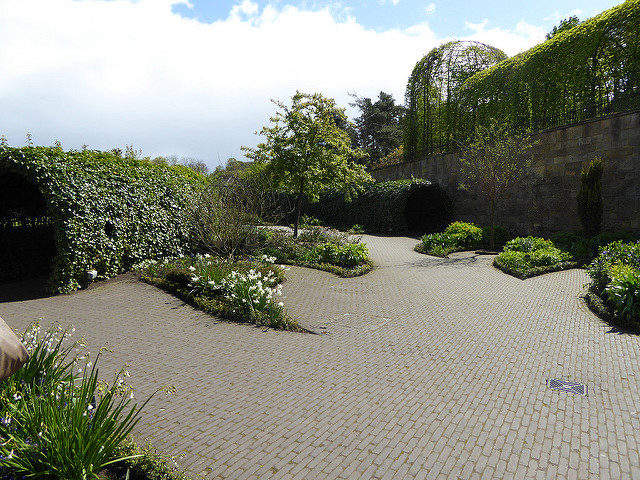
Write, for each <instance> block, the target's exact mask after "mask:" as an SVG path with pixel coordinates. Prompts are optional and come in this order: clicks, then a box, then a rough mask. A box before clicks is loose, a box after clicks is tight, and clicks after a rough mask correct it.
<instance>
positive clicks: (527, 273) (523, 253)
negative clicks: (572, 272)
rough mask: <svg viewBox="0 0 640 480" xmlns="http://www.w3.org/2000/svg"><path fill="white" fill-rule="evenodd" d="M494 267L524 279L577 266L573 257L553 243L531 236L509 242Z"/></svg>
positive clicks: (495, 261)
mask: <svg viewBox="0 0 640 480" xmlns="http://www.w3.org/2000/svg"><path fill="white" fill-rule="evenodd" d="M494 265H495V266H496V267H498V268H499V269H501V270H502V271H504V272H506V273H508V274H510V275H513V276H515V277H518V278H523V279H524V278H528V277H533V276H535V275H541V274H544V273H548V272H555V271H558V270H565V269H567V268H574V267H575V266H576V264H575V262H573V261H572V257H571V255H570V254H569V253H567V252H564V251H562V250H560V249H559V248H557V247H556V246H555V245H554V244H553V242H551V241H550V240H545V239H544V238H539V237H531V236H530V237H517V238H514V239H513V240H510V241H508V242H507V243H506V244H505V246H504V251H503V252H502V253H501V254H500V255H498V256H497V257H496V258H495V260H494Z"/></svg>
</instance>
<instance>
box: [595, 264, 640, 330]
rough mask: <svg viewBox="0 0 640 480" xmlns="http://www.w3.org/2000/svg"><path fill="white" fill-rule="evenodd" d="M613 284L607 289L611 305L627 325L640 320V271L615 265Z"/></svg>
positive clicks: (612, 270) (612, 276)
mask: <svg viewBox="0 0 640 480" xmlns="http://www.w3.org/2000/svg"><path fill="white" fill-rule="evenodd" d="M610 276H611V282H609V284H608V285H607V286H606V287H605V289H604V291H605V293H606V295H607V299H608V300H609V303H610V304H611V306H612V307H613V309H614V311H615V312H616V315H617V316H618V317H619V318H620V320H621V321H622V322H623V323H625V324H632V325H633V324H637V323H638V321H639V320H640V270H639V269H637V268H632V267H630V266H629V265H623V264H617V265H613V266H612V267H611V270H610Z"/></svg>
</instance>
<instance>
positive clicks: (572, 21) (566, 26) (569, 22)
mask: <svg viewBox="0 0 640 480" xmlns="http://www.w3.org/2000/svg"><path fill="white" fill-rule="evenodd" d="M579 23H580V19H579V18H578V17H576V16H575V15H573V16H571V17H569V18H564V19H562V20H560V23H559V24H558V25H557V26H555V27H553V30H551V31H550V32H549V33H547V34H546V35H545V38H546V39H547V40H550V39H552V38H553V37H555V36H556V35H558V34H559V33H562V32H566V31H567V30H571V29H572V28H573V27H575V26H576V25H578V24H579Z"/></svg>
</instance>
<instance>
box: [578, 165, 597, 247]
mask: <svg viewBox="0 0 640 480" xmlns="http://www.w3.org/2000/svg"><path fill="white" fill-rule="evenodd" d="M602 172H603V165H602V160H600V159H599V158H597V157H596V159H595V160H593V161H592V162H591V163H590V164H589V167H588V168H587V169H586V170H584V171H583V172H582V175H581V176H580V180H581V183H580V191H579V192H578V197H577V200H578V214H579V215H580V222H581V223H582V228H583V229H584V232H585V234H586V235H587V236H589V237H592V236H595V235H597V234H598V233H600V229H601V227H602Z"/></svg>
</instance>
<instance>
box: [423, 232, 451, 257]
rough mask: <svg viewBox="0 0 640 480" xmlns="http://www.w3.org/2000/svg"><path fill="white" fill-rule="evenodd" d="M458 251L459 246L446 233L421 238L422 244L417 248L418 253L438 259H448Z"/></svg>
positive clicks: (430, 234) (431, 234)
mask: <svg viewBox="0 0 640 480" xmlns="http://www.w3.org/2000/svg"><path fill="white" fill-rule="evenodd" d="M457 250H458V248H457V245H455V243H454V242H453V239H452V238H451V236H449V235H447V234H446V233H444V232H440V233H429V234H426V235H423V236H422V237H421V238H420V244H419V245H418V246H417V247H416V251H418V252H420V253H426V254H428V255H434V256H436V257H446V256H447V255H449V254H450V253H452V252H455V251H457Z"/></svg>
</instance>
